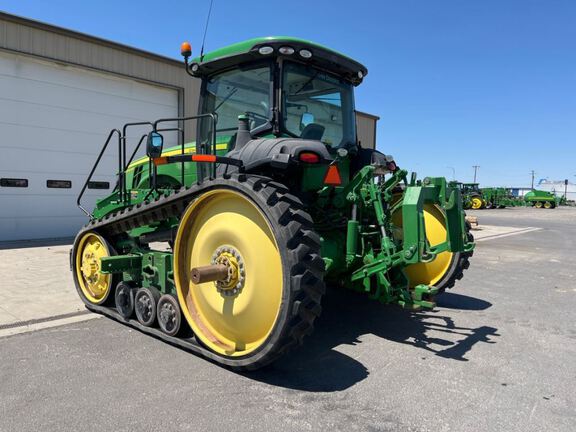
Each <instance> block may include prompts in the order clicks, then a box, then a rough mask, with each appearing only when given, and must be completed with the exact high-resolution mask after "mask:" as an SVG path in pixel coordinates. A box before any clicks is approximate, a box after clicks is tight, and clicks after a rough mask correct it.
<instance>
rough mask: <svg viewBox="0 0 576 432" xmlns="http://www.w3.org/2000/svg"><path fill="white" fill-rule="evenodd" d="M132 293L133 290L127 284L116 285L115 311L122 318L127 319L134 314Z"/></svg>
mask: <svg viewBox="0 0 576 432" xmlns="http://www.w3.org/2000/svg"><path fill="white" fill-rule="evenodd" d="M134 291H135V288H134V287H133V286H131V285H130V284H129V283H128V282H120V283H119V284H118V285H116V293H115V295H114V300H115V301H116V310H117V311H118V313H119V314H120V315H121V316H122V318H125V319H128V318H130V317H131V316H132V314H133V313H134Z"/></svg>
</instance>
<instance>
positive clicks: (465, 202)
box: [450, 181, 487, 210]
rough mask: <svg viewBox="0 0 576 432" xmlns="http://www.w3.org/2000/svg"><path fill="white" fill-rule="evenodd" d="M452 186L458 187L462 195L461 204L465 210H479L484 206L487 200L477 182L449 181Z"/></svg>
mask: <svg viewBox="0 0 576 432" xmlns="http://www.w3.org/2000/svg"><path fill="white" fill-rule="evenodd" d="M450 185H451V186H452V187H455V188H458V189H459V190H460V193H461V195H462V206H463V208H464V209H465V210H469V209H472V210H479V209H484V208H486V205H487V201H486V200H485V199H484V197H483V196H482V191H481V190H480V188H479V186H478V183H462V182H457V181H452V182H450Z"/></svg>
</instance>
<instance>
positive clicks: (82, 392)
mask: <svg viewBox="0 0 576 432" xmlns="http://www.w3.org/2000/svg"><path fill="white" fill-rule="evenodd" d="M476 214H477V215H478V216H479V218H480V224H481V226H496V227H512V228H516V229H517V231H516V232H518V230H520V231H522V230H524V231H523V232H520V233H517V234H515V235H507V236H499V235H500V234H502V233H503V232H502V230H501V229H496V230H493V231H491V233H488V234H489V235H488V236H485V237H484V238H488V239H487V240H485V241H482V242H479V243H478V247H477V250H476V251H475V254H474V257H473V259H472V265H471V267H470V269H469V270H468V271H467V272H466V275H465V278H464V279H463V280H462V281H460V282H459V283H458V285H457V286H456V288H455V289H454V290H452V291H450V292H448V293H447V294H445V295H444V296H442V297H440V298H439V307H438V308H437V309H436V310H435V311H432V312H420V313H407V312H405V311H402V310H400V309H398V308H395V307H385V306H382V305H379V304H377V303H376V302H373V301H370V300H368V299H367V298H365V297H363V296H360V295H357V294H356V293H352V292H346V291H338V290H330V292H329V293H328V295H327V297H326V301H325V302H324V303H323V306H324V312H323V315H322V316H321V317H320V319H319V321H318V325H317V326H316V331H315V333H314V334H313V335H312V336H311V337H310V338H308V339H307V340H306V341H305V345H304V346H303V347H301V348H300V349H298V350H297V351H295V352H294V353H292V354H291V355H289V356H286V357H285V358H283V359H281V360H280V361H278V362H277V363H275V364H274V365H272V366H271V367H269V368H267V369H265V370H262V371H259V372H256V373H252V374H245V375H243V374H236V373H233V372H230V371H228V370H226V369H223V368H221V367H218V366H216V365H213V364H211V363H209V362H207V361H205V360H203V359H200V358H198V357H195V356H193V355H190V354H189V353H187V352H185V351H182V350H180V349H177V348H174V347H172V346H169V345H166V344H164V343H162V342H161V341H158V340H156V339H154V338H151V337H148V336H146V335H143V334H141V333H139V332H137V331H134V330H131V329H130V328H128V327H126V326H123V325H121V324H118V323H116V322H114V321H111V320H108V319H98V320H92V321H85V322H78V323H73V324H69V325H65V326H59V327H55V328H50V329H45V330H41V331H36V332H29V333H26V334H20V335H14V336H10V337H3V338H0V365H2V366H0V383H1V386H0V431H2V432H3V431H13V430H18V431H28V430H30V431H32V430H35V431H36V430H38V429H40V428H42V430H47V431H52V430H54V431H77V430H83V431H91V430H102V429H113V430H118V431H129V430H135V429H138V430H144V431H147V430H150V431H152V430H154V431H159V430H216V431H230V430H255V431H261V430H262V431H275V430H278V431H292V430H293V431H302V430H314V431H317V430H346V431H349V430H374V431H377V430H382V431H385V430H390V431H432V430H433V431H502V430H506V431H542V430H546V431H572V430H573V428H574V424H576V410H575V407H576V390H575V384H576V363H575V362H574V358H575V356H576V325H575V324H574V323H575V322H576V312H575V310H576V308H575V307H574V306H575V305H576V286H575V285H574V280H575V276H576V257H575V256H574V254H573V251H574V248H575V246H576V209H565V208H559V209H555V210H548V211H547V210H536V209H522V208H518V209H505V210H490V211H480V212H476ZM527 227H531V228H540V229H539V230H531V231H527V230H526V228H527ZM508 233H509V232H508ZM478 234H479V233H478ZM484 234H486V232H484ZM490 236H491V237H490ZM4 252H6V251H0V253H4ZM42 253H48V252H47V251H44V252H42ZM66 260H67V258H66ZM0 261H2V262H3V261H5V260H4V259H3V257H2V256H0ZM36 262H37V263H41V262H42V260H39V261H36ZM31 269H32V270H34V267H31ZM0 276H1V277H2V280H6V279H11V278H12V276H11V275H10V274H8V275H6V273H5V270H3V272H2V273H0ZM19 277H20V278H22V277H23V276H19ZM61 277H62V278H63V279H60V280H58V281H55V286H57V287H60V288H61V289H63V290H65V288H64V286H65V283H67V282H63V281H65V280H66V281H67V280H69V273H68V269H67V261H66V264H65V267H64V269H63V270H62V273H61ZM20 280H21V281H22V280H23V279H20ZM23 286H24V287H25V286H26V285H23ZM72 289H73V288H72ZM69 294H70V295H72V294H74V295H75V293H73V292H72V293H70V292H69ZM39 310H41V308H39Z"/></svg>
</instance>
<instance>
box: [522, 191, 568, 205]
mask: <svg viewBox="0 0 576 432" xmlns="http://www.w3.org/2000/svg"><path fill="white" fill-rule="evenodd" d="M524 201H525V202H526V205H530V206H532V207H535V208H545V209H553V208H556V206H557V205H559V204H560V199H559V198H558V197H557V196H556V195H555V194H553V193H552V192H547V191H542V190H536V189H533V190H531V191H530V192H527V193H526V194H525V195H524Z"/></svg>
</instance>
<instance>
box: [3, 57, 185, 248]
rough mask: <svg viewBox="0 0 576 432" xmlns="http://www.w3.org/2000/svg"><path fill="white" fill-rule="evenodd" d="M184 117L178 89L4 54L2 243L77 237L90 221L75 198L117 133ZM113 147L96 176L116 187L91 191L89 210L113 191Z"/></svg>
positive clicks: (101, 184) (114, 159) (97, 178)
mask: <svg viewBox="0 0 576 432" xmlns="http://www.w3.org/2000/svg"><path fill="white" fill-rule="evenodd" d="M177 113H178V92H177V91H176V90H174V89H169V88H164V87H159V86H153V85H149V84H144V83H140V82H136V81H132V80H129V79H125V78H119V77H117V76H114V75H109V74H105V73H98V72H93V71H89V70H84V69H81V68H76V67H71V66H67V65H62V64H56V63H51V62H45V61H39V60H36V59H32V58H30V57H26V56H19V55H13V54H8V53H2V52H0V179H2V186H0V241H3V240H22V239H38V238H54V237H67V236H73V235H74V234H75V233H76V231H77V230H78V228H79V227H80V226H82V225H83V224H84V223H85V222H86V217H85V216H83V213H81V212H80V210H79V209H78V208H77V207H76V197H77V196H78V193H79V191H80V189H81V187H82V186H83V184H84V181H85V180H86V177H87V175H88V173H89V171H90V169H91V167H92V165H93V163H94V161H95V159H96V156H97V155H98V153H99V151H100V149H101V148H102V145H103V143H104V140H105V138H106V136H107V134H108V132H109V131H110V129H112V128H121V126H122V125H123V124H124V123H127V122H136V121H149V120H154V119H158V118H166V117H175V116H176V115H177ZM111 146H112V144H111ZM110 150H112V149H110ZM113 150H114V151H113V152H109V153H108V155H107V156H106V157H105V158H104V159H103V160H102V163H101V164H100V167H99V168H98V171H97V172H96V174H97V175H96V176H95V177H94V179H93V180H95V181H99V182H104V183H100V186H106V184H105V182H108V183H109V184H110V188H109V189H106V190H100V189H90V190H87V192H86V194H85V198H84V200H83V202H84V201H85V202H86V204H87V207H89V208H91V207H92V206H93V204H94V202H95V200H96V198H98V197H102V196H105V195H107V194H109V193H110V192H111V191H112V189H113V187H114V184H115V176H114V174H115V172H116V171H117V156H116V154H117V151H116V146H114V149H113ZM12 179H19V180H26V181H27V187H14V185H16V184H24V183H25V182H23V181H19V182H18V181H14V180H12ZM54 180H56V181H62V180H63V181H64V182H63V183H62V182H56V183H54V182H53V181H54ZM49 181H50V182H49ZM67 182H71V184H69V183H67ZM53 186H71V187H70V188H58V187H53Z"/></svg>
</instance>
